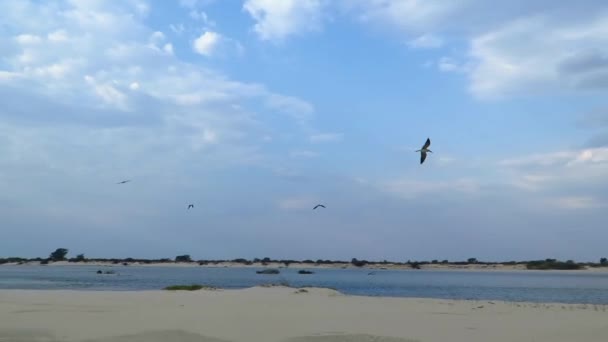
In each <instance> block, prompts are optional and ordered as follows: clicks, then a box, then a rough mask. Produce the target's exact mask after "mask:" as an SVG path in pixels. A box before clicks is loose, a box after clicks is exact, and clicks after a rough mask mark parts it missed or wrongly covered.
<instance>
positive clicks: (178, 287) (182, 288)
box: [165, 284, 215, 291]
mask: <svg viewBox="0 0 608 342" xmlns="http://www.w3.org/2000/svg"><path fill="white" fill-rule="evenodd" d="M201 289H210V290H211V289H215V288H214V287H212V286H203V285H198V284H192V285H171V286H167V287H165V290H167V291H196V290H201Z"/></svg>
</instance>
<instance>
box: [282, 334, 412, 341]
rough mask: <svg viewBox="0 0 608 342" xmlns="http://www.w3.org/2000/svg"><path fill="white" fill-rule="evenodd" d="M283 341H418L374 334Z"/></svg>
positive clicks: (303, 337)
mask: <svg viewBox="0 0 608 342" xmlns="http://www.w3.org/2000/svg"><path fill="white" fill-rule="evenodd" d="M285 342H420V341H419V340H412V339H406V338H398V337H385V336H376V335H341V334H340V335H315V336H300V337H294V338H291V339H289V340H286V341H285Z"/></svg>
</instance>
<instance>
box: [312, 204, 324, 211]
mask: <svg viewBox="0 0 608 342" xmlns="http://www.w3.org/2000/svg"><path fill="white" fill-rule="evenodd" d="M318 207H321V208H325V206H324V205H323V204H317V205H315V207H314V208H312V210H315V209H317V208H318Z"/></svg>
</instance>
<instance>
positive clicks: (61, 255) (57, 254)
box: [49, 248, 68, 261]
mask: <svg viewBox="0 0 608 342" xmlns="http://www.w3.org/2000/svg"><path fill="white" fill-rule="evenodd" d="M66 255H68V249H67V248H57V249H56V250H55V251H54V252H53V253H51V255H50V256H49V259H51V260H52V261H63V260H65V257H66Z"/></svg>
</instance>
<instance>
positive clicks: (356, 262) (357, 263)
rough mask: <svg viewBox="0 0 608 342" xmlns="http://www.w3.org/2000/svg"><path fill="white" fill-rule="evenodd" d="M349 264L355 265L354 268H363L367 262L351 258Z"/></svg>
mask: <svg viewBox="0 0 608 342" xmlns="http://www.w3.org/2000/svg"><path fill="white" fill-rule="evenodd" d="M350 263H351V264H353V265H355V266H357V267H362V266H365V264H367V261H365V260H357V258H353V259H352V260H351V261H350Z"/></svg>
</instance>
